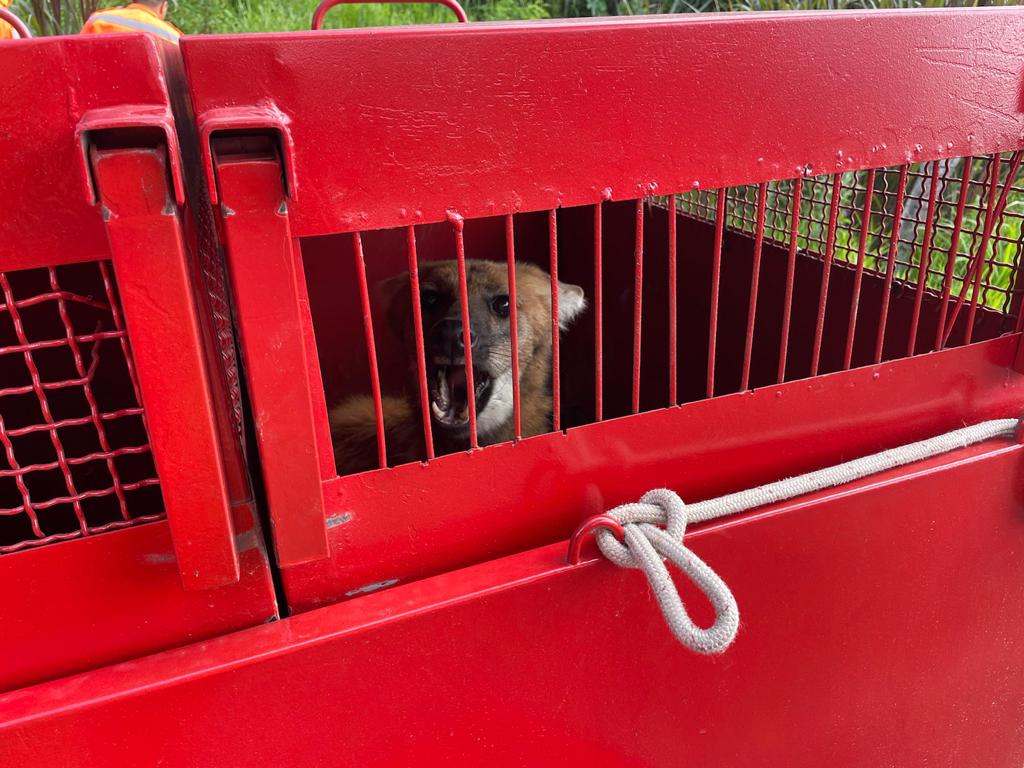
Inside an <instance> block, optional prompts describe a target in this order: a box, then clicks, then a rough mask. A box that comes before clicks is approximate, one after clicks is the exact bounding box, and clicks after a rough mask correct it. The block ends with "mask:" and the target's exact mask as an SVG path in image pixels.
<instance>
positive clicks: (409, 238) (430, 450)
mask: <svg viewBox="0 0 1024 768" xmlns="http://www.w3.org/2000/svg"><path fill="white" fill-rule="evenodd" d="M405 242H406V250H407V251H408V257H409V299H410V301H411V302H412V329H413V339H414V340H413V343H414V344H415V345H416V379H417V381H418V383H419V389H420V417H421V419H422V420H423V445H424V449H425V450H426V454H427V456H426V458H427V460H428V461H429V460H430V459H432V458H434V434H433V430H432V429H431V426H430V393H429V391H428V387H427V360H426V347H425V345H424V342H423V307H422V305H421V304H420V266H419V259H418V258H417V255H416V227H414V226H413V225H412V224H410V225H409V228H408V229H407V230H406V238H405Z"/></svg>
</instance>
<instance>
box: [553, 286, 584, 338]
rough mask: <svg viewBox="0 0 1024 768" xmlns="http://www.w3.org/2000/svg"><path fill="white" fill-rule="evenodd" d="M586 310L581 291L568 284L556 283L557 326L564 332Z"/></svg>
mask: <svg viewBox="0 0 1024 768" xmlns="http://www.w3.org/2000/svg"><path fill="white" fill-rule="evenodd" d="M586 308H587V299H586V297H585V296H584V295H583V289H582V288H580V287H579V286H578V285H572V284H570V283H563V282H559V283H558V325H559V327H561V329H562V330H563V331H564V330H565V329H566V328H568V327H569V324H570V323H572V321H573V320H575V319H576V317H577V316H579V314H580V313H581V312H583V310H585V309H586Z"/></svg>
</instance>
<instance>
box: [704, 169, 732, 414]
mask: <svg viewBox="0 0 1024 768" xmlns="http://www.w3.org/2000/svg"><path fill="white" fill-rule="evenodd" d="M726 194H727V190H726V188H725V187H722V188H721V189H719V190H718V192H717V194H716V196H715V247H714V254H713V256H712V260H711V302H710V307H709V309H708V370H707V384H706V387H705V395H706V396H707V397H714V396H715V352H716V349H717V345H718V289H719V285H720V284H721V280H722V237H723V234H724V232H725V200H726Z"/></svg>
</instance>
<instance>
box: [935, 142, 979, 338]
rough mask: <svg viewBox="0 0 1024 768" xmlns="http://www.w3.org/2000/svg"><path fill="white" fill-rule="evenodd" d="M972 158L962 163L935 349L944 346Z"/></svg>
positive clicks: (969, 183) (943, 278)
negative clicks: (962, 167) (962, 168)
mask: <svg viewBox="0 0 1024 768" xmlns="http://www.w3.org/2000/svg"><path fill="white" fill-rule="evenodd" d="M973 165H974V158H973V157H968V158H967V159H966V160H965V161H964V172H963V175H962V176H961V178H960V195H959V196H958V198H957V202H956V218H955V219H954V220H953V235H952V237H951V239H950V246H949V255H948V256H947V257H946V272H945V274H944V275H943V277H942V300H941V301H940V302H939V319H938V324H937V325H936V327H935V349H942V348H943V347H944V346H945V345H946V332H945V331H946V313H947V312H948V310H949V296H950V293H951V292H952V290H953V275H954V274H955V270H956V258H957V256H958V255H959V253H960V232H961V230H962V229H963V224H964V209H965V208H966V207H967V193H968V190H969V189H970V186H971V170H972V167H973Z"/></svg>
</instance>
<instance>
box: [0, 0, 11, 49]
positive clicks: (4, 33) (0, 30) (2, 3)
mask: <svg viewBox="0 0 1024 768" xmlns="http://www.w3.org/2000/svg"><path fill="white" fill-rule="evenodd" d="M10 4H11V0H0V8H7V7H8V6H9V5H10ZM13 39H14V27H12V26H11V25H10V24H8V23H7V22H6V21H0V40H13Z"/></svg>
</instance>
